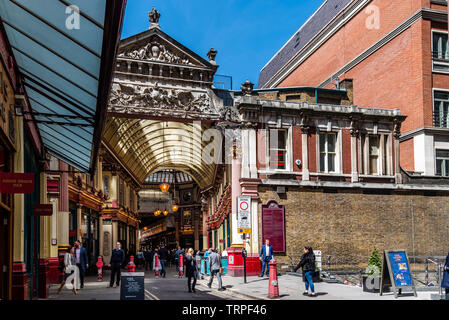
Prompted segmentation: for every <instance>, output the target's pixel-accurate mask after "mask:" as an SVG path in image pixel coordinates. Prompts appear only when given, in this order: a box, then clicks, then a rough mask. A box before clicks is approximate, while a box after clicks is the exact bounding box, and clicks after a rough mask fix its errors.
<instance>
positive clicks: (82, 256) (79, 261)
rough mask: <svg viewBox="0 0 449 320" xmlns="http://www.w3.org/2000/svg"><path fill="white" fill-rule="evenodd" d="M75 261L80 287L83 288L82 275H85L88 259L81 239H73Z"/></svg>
mask: <svg viewBox="0 0 449 320" xmlns="http://www.w3.org/2000/svg"><path fill="white" fill-rule="evenodd" d="M75 261H76V265H77V267H78V269H79V274H80V282H81V285H80V288H81V289H82V288H84V276H85V275H86V270H87V268H89V259H88V257H87V250H86V248H84V247H83V246H82V244H81V241H79V240H76V241H75Z"/></svg>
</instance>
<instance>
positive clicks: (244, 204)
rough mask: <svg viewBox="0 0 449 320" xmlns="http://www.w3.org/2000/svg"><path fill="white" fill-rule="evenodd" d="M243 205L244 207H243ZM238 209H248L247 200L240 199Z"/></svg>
mask: <svg viewBox="0 0 449 320" xmlns="http://www.w3.org/2000/svg"><path fill="white" fill-rule="evenodd" d="M244 207H245V208H244ZM240 209H241V210H244V211H245V210H248V202H246V201H242V202H240Z"/></svg>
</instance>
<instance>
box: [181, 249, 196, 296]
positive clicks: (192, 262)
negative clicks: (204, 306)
mask: <svg viewBox="0 0 449 320" xmlns="http://www.w3.org/2000/svg"><path fill="white" fill-rule="evenodd" d="M194 252H195V251H193V249H192V248H190V249H189V250H187V253H186V255H185V257H184V258H185V266H186V277H187V288H188V289H189V292H193V293H195V292H196V291H195V285H196V280H197V279H198V266H197V264H196V259H195V258H194V257H193V254H194ZM192 278H193V283H192Z"/></svg>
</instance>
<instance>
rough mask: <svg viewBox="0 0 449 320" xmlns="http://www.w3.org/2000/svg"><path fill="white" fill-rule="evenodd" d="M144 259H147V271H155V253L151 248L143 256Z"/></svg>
mask: <svg viewBox="0 0 449 320" xmlns="http://www.w3.org/2000/svg"><path fill="white" fill-rule="evenodd" d="M143 256H144V258H145V271H148V269H151V270H152V269H153V265H152V262H153V252H151V250H150V248H149V247H147V250H146V251H145V253H144V254H143Z"/></svg>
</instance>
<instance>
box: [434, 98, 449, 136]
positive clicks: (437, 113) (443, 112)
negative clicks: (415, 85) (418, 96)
mask: <svg viewBox="0 0 449 320" xmlns="http://www.w3.org/2000/svg"><path fill="white" fill-rule="evenodd" d="M433 124H434V126H435V127H439V128H449V92H444V91H434V93H433Z"/></svg>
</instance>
